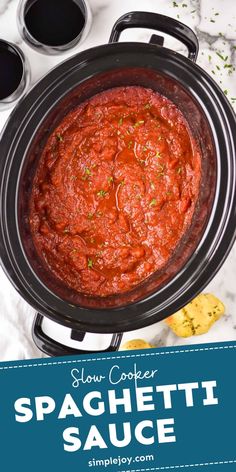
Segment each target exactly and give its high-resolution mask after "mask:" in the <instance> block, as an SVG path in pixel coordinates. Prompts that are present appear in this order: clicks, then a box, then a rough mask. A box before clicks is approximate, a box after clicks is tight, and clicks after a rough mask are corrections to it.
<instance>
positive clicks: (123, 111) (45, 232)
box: [30, 86, 201, 297]
mask: <svg viewBox="0 0 236 472" xmlns="http://www.w3.org/2000/svg"><path fill="white" fill-rule="evenodd" d="M200 178H201V154H200V151H199V148H198V146H197V144H196V142H195V140H194V139H193V137H192V135H191V133H190V130H189V128H188V125H187V123H186V121H185V119H184V117H183V115H182V113H181V112H180V110H179V109H178V108H177V107H176V106H175V105H174V104H173V103H172V102H171V101H170V100H168V99H166V98H165V97H163V96H161V95H159V94H158V93H156V92H153V91H152V90H150V89H145V88H143V87H136V86H130V87H118V88H114V89H111V90H108V91H105V92H102V93H100V94H98V95H96V96H94V97H93V98H91V99H90V100H88V101H86V102H84V103H82V104H81V105H79V106H78V107H77V108H76V109H75V110H73V111H72V112H71V113H69V114H68V115H67V116H66V117H65V118H64V119H63V120H62V121H61V123H60V124H59V126H58V127H57V128H56V129H55V131H54V132H53V133H52V134H51V136H50V137H49V139H48V141H47V143H46V145H45V147H44V150H43V153H42V156H41V159H40V162H39V165H38V168H37V171H36V174H35V178H34V181H33V188H32V194H31V201H30V227H31V232H32V237H33V241H34V244H35V247H36V250H37V252H38V255H39V256H40V258H41V259H42V260H43V261H44V263H45V264H46V265H47V267H48V268H49V269H50V270H51V272H53V274H54V275H55V276H56V277H57V278H59V279H61V280H62V281H63V282H64V283H65V284H66V285H67V286H69V287H71V288H73V289H74V290H76V291H78V292H80V293H81V292H82V293H84V294H87V295H96V296H101V297H104V296H107V295H112V294H117V293H121V292H125V291H128V290H130V289H131V288H132V287H134V286H135V285H137V284H139V283H140V282H142V281H143V280H144V279H146V278H147V277H148V276H150V274H152V273H153V272H155V271H158V270H159V269H161V268H163V267H164V266H165V265H166V263H167V261H168V260H169V259H170V257H171V255H172V254H173V252H174V250H175V248H176V246H177V244H178V243H179V241H180V239H181V238H182V236H183V235H184V233H185V232H186V230H187V228H188V227H189V225H190V223H191V220H192V216H193V212H194V208H195V205H196V201H197V198H198V193H199V186H200Z"/></svg>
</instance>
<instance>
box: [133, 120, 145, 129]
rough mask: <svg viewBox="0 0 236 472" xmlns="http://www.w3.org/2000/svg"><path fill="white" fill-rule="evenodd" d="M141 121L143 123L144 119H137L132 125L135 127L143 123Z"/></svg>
mask: <svg viewBox="0 0 236 472" xmlns="http://www.w3.org/2000/svg"><path fill="white" fill-rule="evenodd" d="M143 123H144V120H139V121H137V122H136V123H135V124H134V127H135V128H137V127H138V126H140V125H143Z"/></svg>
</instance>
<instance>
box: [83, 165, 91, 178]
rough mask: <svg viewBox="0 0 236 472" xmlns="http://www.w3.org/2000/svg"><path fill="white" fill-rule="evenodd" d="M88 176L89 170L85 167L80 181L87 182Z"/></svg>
mask: <svg viewBox="0 0 236 472" xmlns="http://www.w3.org/2000/svg"><path fill="white" fill-rule="evenodd" d="M90 175H91V170H90V169H89V168H88V167H85V169H84V175H83V177H82V179H83V180H87V179H88V177H89V176H90Z"/></svg>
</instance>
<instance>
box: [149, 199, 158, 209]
mask: <svg viewBox="0 0 236 472" xmlns="http://www.w3.org/2000/svg"><path fill="white" fill-rule="evenodd" d="M156 204H157V199H156V198H153V199H152V200H151V202H150V204H149V206H151V207H152V206H155V205H156Z"/></svg>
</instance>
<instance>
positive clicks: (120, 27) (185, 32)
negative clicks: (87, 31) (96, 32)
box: [109, 11, 199, 62]
mask: <svg viewBox="0 0 236 472" xmlns="http://www.w3.org/2000/svg"><path fill="white" fill-rule="evenodd" d="M127 28H149V29H153V30H157V31H161V32H162V33H166V34H169V35H170V36H174V38H176V39H178V40H179V41H181V42H182V43H183V44H184V45H185V46H186V47H187V49H188V58H189V59H191V61H193V62H195V61H196V59H197V55H198V49H199V44H198V39H197V36H196V35H195V33H194V32H193V31H192V30H191V28H189V27H188V26H186V25H184V24H183V23H181V22H180V21H178V20H175V19H174V18H170V17H169V16H165V15H159V13H148V12H143V11H132V12H130V13H126V14H125V15H123V16H121V17H120V18H119V19H118V20H117V21H116V23H115V24H114V26H113V28H112V31H111V36H110V39H109V43H117V42H118V41H119V37H120V35H121V33H122V31H124V30H125V29H127Z"/></svg>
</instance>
